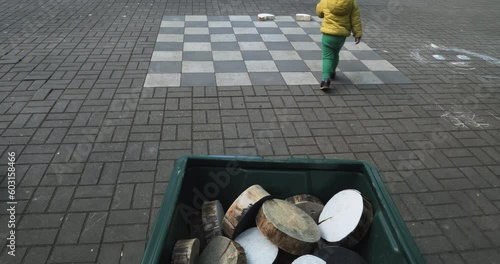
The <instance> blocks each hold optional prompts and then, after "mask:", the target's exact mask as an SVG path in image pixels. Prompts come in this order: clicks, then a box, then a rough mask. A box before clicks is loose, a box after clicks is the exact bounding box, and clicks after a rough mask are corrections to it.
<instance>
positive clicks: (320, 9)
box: [316, 0, 326, 18]
mask: <svg viewBox="0 0 500 264" xmlns="http://www.w3.org/2000/svg"><path fill="white" fill-rule="evenodd" d="M325 1H326V0H320V1H319V3H318V4H317V5H316V15H317V16H318V17H319V18H323V17H324V16H325V13H323V10H324V8H323V7H324V5H325V4H324V2H325Z"/></svg>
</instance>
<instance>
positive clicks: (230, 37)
mask: <svg viewBox="0 0 500 264" xmlns="http://www.w3.org/2000/svg"><path fill="white" fill-rule="evenodd" d="M210 41H211V42H236V36H235V35H234V34H212V35H210Z"/></svg>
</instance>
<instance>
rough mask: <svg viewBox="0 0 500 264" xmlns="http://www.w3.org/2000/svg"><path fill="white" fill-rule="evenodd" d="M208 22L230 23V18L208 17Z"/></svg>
mask: <svg viewBox="0 0 500 264" xmlns="http://www.w3.org/2000/svg"><path fill="white" fill-rule="evenodd" d="M208 21H229V16H208Z"/></svg>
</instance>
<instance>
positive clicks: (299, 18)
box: [295, 14, 311, 21]
mask: <svg viewBox="0 0 500 264" xmlns="http://www.w3.org/2000/svg"><path fill="white" fill-rule="evenodd" d="M295 20H297V21H311V16H310V15H308V14H296V15H295Z"/></svg>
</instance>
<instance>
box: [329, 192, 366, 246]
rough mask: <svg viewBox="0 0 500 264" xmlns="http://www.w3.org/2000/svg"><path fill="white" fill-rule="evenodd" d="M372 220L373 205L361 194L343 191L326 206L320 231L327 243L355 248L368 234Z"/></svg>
mask: <svg viewBox="0 0 500 264" xmlns="http://www.w3.org/2000/svg"><path fill="white" fill-rule="evenodd" d="M372 220H373V208H372V205H371V204H370V203H369V202H368V201H367V200H366V199H365V198H364V197H363V196H362V195H361V193H360V192H359V191H357V190H352V189H349V190H343V191H341V192H339V193H337V194H335V195H334V196H333V197H332V198H331V199H330V201H328V203H327V204H326V205H325V208H324V209H323V211H322V212H321V215H320V216H319V229H320V230H321V237H322V238H323V239H324V240H326V241H327V242H330V243H338V244H340V245H342V246H345V247H353V246H355V245H356V244H358V243H359V241H360V240H361V239H362V238H363V237H364V235H365V234H366V233H367V231H368V229H369V227H370V224H371V222H372Z"/></svg>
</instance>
